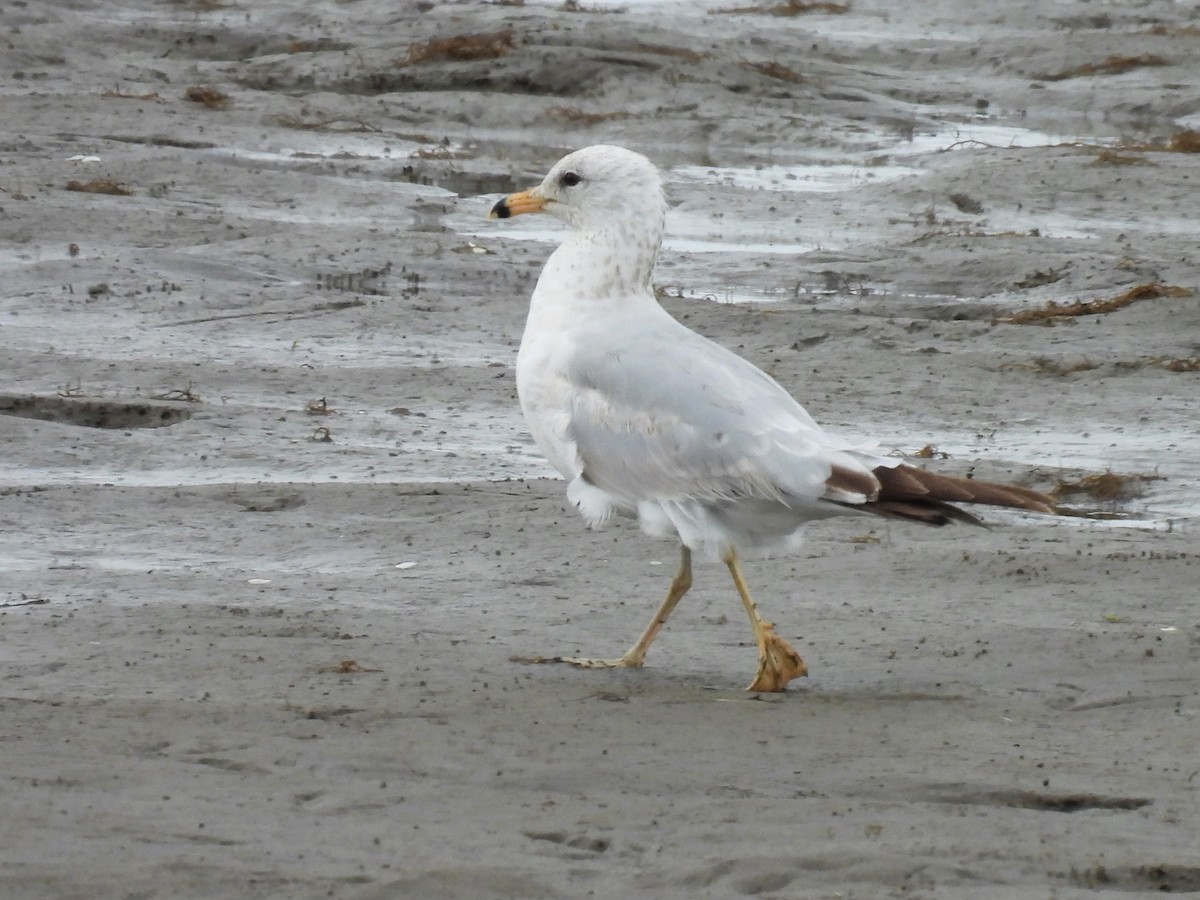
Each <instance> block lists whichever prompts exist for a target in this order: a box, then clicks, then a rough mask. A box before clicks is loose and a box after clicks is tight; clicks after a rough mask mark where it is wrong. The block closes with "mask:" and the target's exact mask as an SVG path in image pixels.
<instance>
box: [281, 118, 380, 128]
mask: <svg viewBox="0 0 1200 900" xmlns="http://www.w3.org/2000/svg"><path fill="white" fill-rule="evenodd" d="M272 118H273V119H274V121H275V124H276V125H279V126H282V127H283V128H296V129H298V130H300V131H339V132H363V131H379V129H378V128H376V127H375V126H374V125H370V124H368V123H366V122H364V121H362V119H319V120H317V121H314V122H307V121H305V120H304V119H301V118H300V117H299V116H289V115H286V114H284V115H278V116H273V117H272ZM339 123H344V124H341V125H340V127H337V128H334V127H333V126H335V125H339Z"/></svg>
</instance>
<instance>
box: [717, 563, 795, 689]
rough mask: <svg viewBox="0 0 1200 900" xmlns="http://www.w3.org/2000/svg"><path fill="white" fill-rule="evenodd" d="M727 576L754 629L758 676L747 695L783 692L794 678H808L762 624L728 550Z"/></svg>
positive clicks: (789, 651) (768, 625)
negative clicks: (731, 579)
mask: <svg viewBox="0 0 1200 900" xmlns="http://www.w3.org/2000/svg"><path fill="white" fill-rule="evenodd" d="M724 562H725V565H726V566H728V567H729V574H730V575H732V576H733V586H734V587H736V588H737V592H738V596H739V597H741V598H742V606H744V607H746V615H748V616H749V617H750V627H751V628H753V629H754V641H755V643H756V644H758V674H757V675H755V676H754V681H752V682H751V683H750V686H749V687H748V688H746V690H748V691H763V692H773V691H782V690H783V689H784V688H785V687H787V683H788V682H789V681H791V680H792V679H793V678H799V677H800V676H802V675H807V674H808V667H807V666H805V665H804V660H802V659H801V658H800V654H799V653H797V652H796V651H795V650H793V649H792V648H791V647H790V646H789V645H788V642H787V641H785V640H784V639H783V638H781V637H780V636H779V635H777V634H776V633H775V626H774V625H772V624H771V623H770V622H764V621H763V619H762V616H760V615H759V614H758V606H757V605H756V604H755V603H754V599H753V598H752V597H751V596H750V589H749V588H747V587H746V580H745V579H744V578H742V567H741V565H739V564H738V557H737V551H735V550H730V551H729V552H728V553H727V554H726V555H725V557H724Z"/></svg>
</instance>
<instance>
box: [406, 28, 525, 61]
mask: <svg viewBox="0 0 1200 900" xmlns="http://www.w3.org/2000/svg"><path fill="white" fill-rule="evenodd" d="M513 47H514V43H513V33H512V29H511V28H506V29H505V30H504V31H492V32H488V33H486V34H459V35H455V36H454V37H446V38H434V39H433V40H431V41H424V42H418V43H415V44H410V45H409V47H408V56H406V57H405V58H404V59H401V60H397V61H396V65H397V66H417V65H421V64H422V63H431V62H474V61H477V60H483V59H499V58H500V57H502V56H507V55H508V54H509V53H510V52H512V49H513Z"/></svg>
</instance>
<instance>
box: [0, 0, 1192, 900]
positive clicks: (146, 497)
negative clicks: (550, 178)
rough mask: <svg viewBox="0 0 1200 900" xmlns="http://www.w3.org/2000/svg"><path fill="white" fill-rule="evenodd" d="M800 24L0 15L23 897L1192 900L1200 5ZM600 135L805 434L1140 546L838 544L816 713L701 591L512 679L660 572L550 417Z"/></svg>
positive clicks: (8, 632) (821, 547)
mask: <svg viewBox="0 0 1200 900" xmlns="http://www.w3.org/2000/svg"><path fill="white" fill-rule="evenodd" d="M809 7H810V5H808V4H800V3H773V2H768V3H766V4H763V5H761V6H760V5H747V6H739V5H738V4H736V3H731V4H729V5H728V6H722V5H720V4H719V3H712V4H704V5H702V6H701V5H695V4H682V3H669V2H663V3H645V2H629V3H624V4H620V5H615V4H614V5H604V4H595V5H594V4H589V3H580V4H575V3H570V4H564V5H559V4H555V5H553V6H549V5H538V4H534V3H532V2H529V3H526V4H525V5H520V4H512V5H510V4H507V3H474V2H472V3H466V2H463V3H436V4H435V3H382V2H377V0H360V2H354V3H319V4H308V5H304V6H303V8H300V7H298V6H297V5H295V4H287V3H262V4H257V3H256V4H236V3H230V4H222V3H172V4H161V3H149V2H141V3H134V2H130V3H106V2H95V3H87V4H69V5H53V6H51V5H43V4H33V3H30V4H24V5H21V4H18V5H10V6H9V7H7V8H6V10H5V13H4V18H5V24H6V25H7V26H8V27H7V28H6V33H5V35H4V41H5V50H4V56H3V65H2V67H0V119H2V121H3V124H4V127H3V133H2V134H0V163H2V165H0V266H2V267H3V273H4V282H3V288H2V290H0V322H2V324H0V375H2V378H0V521H2V522H3V525H4V537H3V541H2V542H0V672H2V673H3V679H4V685H3V689H2V691H0V712H2V718H3V726H2V727H0V760H2V763H3V765H2V767H0V775H2V776H3V778H2V780H0V809H3V815H0V894H3V896H5V897H13V898H20V900H25V898H31V900H32V898H55V900H59V898H76V897H78V898H84V897H87V898H107V897H114V898H116V897H120V898H175V897H179V898H188V897H244V898H309V897H312V898H316V897H329V896H332V897H344V898H355V900H357V898H396V897H417V898H452V897H455V898H456V897H461V898H467V897H469V898H479V897H497V898H499V897H513V898H539V897H547V898H550V897H555V898H558V897H562V898H571V897H584V896H593V895H595V896H601V895H608V896H630V897H633V896H639V897H641V896H644V897H663V898H670V897H732V896H742V895H757V896H767V897H778V898H799V897H804V898H834V897H842V898H850V897H939V898H960V897H968V896H969V897H989V898H990V897H997V898H1027V897H1062V898H1067V897H1074V896H1080V897H1082V896H1085V895H1086V896H1092V895H1094V894H1095V893H1097V892H1105V891H1112V892H1116V893H1117V894H1120V895H1130V894H1138V893H1147V894H1149V893H1156V894H1157V893H1161V892H1163V891H1171V892H1175V893H1186V892H1200V855H1198V853H1197V849H1196V835H1197V833H1200V802H1198V796H1200V757H1198V756H1197V752H1196V745H1197V737H1198V735H1200V607H1198V605H1197V593H1196V588H1195V583H1196V579H1197V575H1198V573H1200V569H1198V568H1197V559H1198V558H1200V557H1198V555H1197V551H1196V549H1195V547H1196V538H1195V532H1196V527H1197V521H1198V517H1200V483H1198V481H1197V476H1196V470H1197V452H1196V449H1195V440H1196V432H1197V426H1198V424H1200V413H1198V406H1197V396H1198V384H1200V383H1198V381H1197V379H1198V378H1200V371H1198V370H1200V343H1198V339H1197V334H1200V330H1198V329H1200V298H1198V296H1197V294H1196V291H1197V288H1198V287H1200V259H1198V254H1197V251H1196V227H1197V226H1196V222H1195V213H1194V205H1195V204H1194V202H1192V198H1193V197H1194V195H1195V192H1196V185H1197V181H1198V179H1200V155H1198V154H1197V153H1195V152H1194V151H1195V150H1196V149H1197V144H1200V138H1196V137H1195V132H1196V130H1197V129H1200V87H1198V86H1197V84H1196V81H1195V78H1194V77H1193V74H1194V73H1195V72H1196V71H1198V70H1200V45H1198V44H1197V42H1196V35H1197V33H1200V17H1198V16H1197V13H1196V11H1195V10H1192V9H1190V8H1189V7H1187V5H1186V4H1168V3H1150V4H1144V5H1140V6H1138V7H1137V8H1136V9H1121V10H1116V9H1114V8H1111V7H1105V8H1103V9H1099V8H1097V7H1096V4H1094V3H1086V2H1062V3H1056V4H1054V5H1052V6H1047V5H1046V4H1038V3H1029V2H1018V3H1011V4H1004V5H995V4H983V3H976V2H970V3H963V2H954V3H951V2H935V3H929V4H917V5H915V8H913V9H911V10H908V9H906V10H905V11H904V12H903V13H900V12H897V11H896V10H895V7H894V4H887V3H873V2H855V3H852V4H850V5H848V6H846V7H842V6H840V5H838V4H813V5H811V8H809ZM593 143H617V144H622V145H625V146H629V147H632V148H634V149H637V150H639V151H641V152H643V153H645V154H647V155H648V156H650V157H651V158H653V159H654V160H655V161H657V162H658V163H659V164H660V165H662V166H663V168H664V171H665V173H666V177H667V189H668V196H669V198H670V200H671V202H672V204H673V205H672V209H671V212H670V214H669V217H668V228H667V231H668V236H667V242H666V245H665V247H664V251H663V255H662V257H661V260H660V263H659V267H658V274H657V278H656V283H657V284H658V286H659V288H660V290H661V294H662V300H663V303H664V305H665V306H666V307H667V308H668V309H669V310H670V311H671V312H672V313H674V314H675V315H677V316H678V317H679V318H681V319H682V320H684V321H685V322H686V323H687V324H688V325H689V326H690V327H693V328H695V329H696V330H698V331H701V332H702V333H704V334H706V335H708V336H710V337H712V338H714V339H716V340H719V341H721V342H722V343H724V344H726V345H727V346H730V347H732V348H734V349H735V350H737V351H738V352H739V353H742V354H743V355H745V356H746V357H747V358H749V359H751V360H752V361H753V362H755V363H756V364H758V365H760V366H762V367H763V368H765V369H767V370H768V371H769V372H771V374H773V375H774V376H775V377H776V378H777V379H778V380H779V381H780V382H781V383H783V384H784V385H785V386H787V387H788V388H789V389H790V390H791V391H792V392H793V393H794V394H795V396H796V397H797V398H798V399H800V400H801V402H803V403H804V404H805V405H806V407H807V408H808V409H809V411H810V412H811V413H812V414H813V415H814V416H815V417H816V418H817V419H818V421H820V422H822V423H823V424H825V425H826V426H827V427H829V428H830V429H836V430H838V431H840V432H843V433H847V434H851V435H855V436H858V437H861V438H863V439H870V440H877V441H879V442H880V445H881V447H882V448H883V449H884V451H885V452H894V453H897V454H904V455H907V456H911V457H913V459H914V460H917V461H919V462H920V463H921V464H923V465H929V466H930V467H934V468H939V469H941V470H944V471H948V472H954V473H960V474H961V473H964V472H974V473H977V474H978V475H979V476H980V477H987V478H997V479H1008V480H1012V481H1014V482H1017V483H1020V484H1026V485H1029V486H1033V487H1037V488H1039V489H1045V490H1051V489H1056V488H1057V489H1059V490H1060V491H1063V494H1062V499H1063V502H1064V504H1065V505H1067V506H1070V507H1075V508H1080V509H1086V510H1089V511H1092V512H1100V513H1112V514H1115V515H1117V516H1119V518H1116V519H1107V518H1084V517H1078V516H1063V517H1040V516H1022V515H1017V514H1013V513H1006V512H999V513H995V514H990V515H988V519H989V523H990V525H991V526H992V527H991V528H990V529H978V528H967V527H949V528H943V529H922V528H918V527H916V526H909V525H904V524H888V523H882V522H879V521H872V520H867V519H862V520H858V519H853V520H841V521H837V522H830V523H824V524H820V525H815V526H813V527H812V528H811V530H810V535H809V541H808V544H807V545H806V548H805V550H803V551H802V552H800V553H799V554H797V555H795V556H790V557H777V558H773V559H767V560H761V561H751V562H750V563H749V564H748V565H747V577H748V578H749V580H750V584H751V588H752V589H753V590H754V592H755V594H756V597H757V598H758V600H759V603H760V605H761V607H762V609H763V612H764V614H765V615H766V616H767V617H768V618H769V619H771V620H773V621H774V622H775V623H776V627H777V629H778V630H779V632H780V633H781V634H783V635H784V636H786V637H787V639H788V640H789V641H790V642H792V643H793V644H794V645H795V646H796V647H797V649H799V650H800V651H801V653H802V654H803V655H804V656H805V659H806V660H807V662H808V664H809V668H810V672H811V675H810V677H809V678H807V679H803V680H801V681H797V682H793V685H792V687H791V688H790V689H789V690H788V691H787V692H786V693H783V694H773V695H766V694H761V695H757V694H750V693H746V692H745V691H744V690H742V687H743V685H744V684H745V683H747V682H748V681H749V680H750V678H751V676H752V675H753V670H754V648H753V646H752V645H751V644H750V642H749V638H750V632H749V628H748V627H747V625H746V623H745V621H744V617H743V615H742V612H741V608H740V604H739V603H738V601H737V597H736V594H735V593H734V592H733V589H732V586H731V585H730V584H728V582H727V577H726V575H725V573H724V570H723V567H722V566H720V564H717V563H702V564H699V565H698V566H697V573H696V574H697V582H696V585H695V587H694V588H693V590H692V593H691V594H689V596H688V598H687V599H686V601H685V602H684V603H683V604H682V605H681V606H680V608H679V610H678V611H677V612H676V614H675V615H674V616H673V618H672V620H671V622H670V623H669V624H668V626H667V628H666V629H665V630H664V632H663V633H662V634H661V635H660V637H659V639H658V640H657V642H656V643H655V645H654V647H653V649H652V650H651V653H650V656H649V658H648V660H647V665H646V667H645V668H643V669H640V670H612V671H581V670H575V669H571V668H567V667H560V666H527V665H521V664H519V663H516V662H513V661H512V660H511V657H513V656H530V655H539V654H541V655H554V654H570V655H598V656H603V655H613V654H616V653H619V652H620V651H622V650H624V649H625V648H626V647H627V646H628V644H629V643H630V642H631V641H632V640H633V639H634V637H635V636H636V635H637V633H638V632H639V631H640V629H641V628H642V626H643V625H644V624H645V621H646V620H647V618H648V617H649V615H650V614H651V612H652V611H653V609H654V607H655V606H656V604H657V603H658V601H659V600H660V599H661V596H662V594H663V593H664V592H665V590H666V587H667V582H668V581H669V578H670V575H671V573H672V571H673V567H674V565H675V561H676V549H675V548H674V547H672V546H671V545H670V544H667V543H661V542H654V541H650V540H648V539H646V538H644V537H643V536H642V535H640V534H639V533H638V532H637V530H636V528H634V527H633V526H631V525H628V524H616V525H613V526H611V527H609V528H608V529H606V530H604V531H599V532H589V531H588V530H586V528H585V527H584V525H583V523H582V522H581V521H580V520H579V518H578V516H577V515H576V514H575V512H574V511H573V510H572V509H570V508H569V506H568V504H567V503H566V500H565V498H564V496H563V485H562V484H561V482H559V481H557V480H555V479H554V478H553V477H552V475H553V473H552V472H551V471H550V470H549V469H548V467H547V466H546V464H545V463H544V462H543V461H542V460H541V459H540V457H539V455H538V453H537V450H536V448H534V447H533V445H532V443H531V442H530V440H529V438H528V436H527V435H526V432H525V430H524V426H523V423H522V421H521V417H520V413H519V410H518V408H517V401H516V396H515V388H514V384H513V378H512V364H513V362H514V359H515V354H516V347H517V345H518V342H519V340H520V333H521V328H522V324H523V316H524V310H525V305H526V303H527V299H528V296H529V293H530V291H531V290H532V287H533V284H534V281H535V279H536V276H537V273H538V271H539V270H540V266H541V264H542V262H543V261H544V259H545V257H546V256H547V255H548V253H549V252H550V249H551V248H552V246H553V243H554V241H555V240H556V239H557V237H558V235H559V233H560V232H559V230H558V228H557V226H556V224H555V223H552V222H547V221H545V220H539V219H538V217H532V216H531V217H525V218H523V219H522V220H519V221H515V222H511V223H489V222H487V221H486V220H485V215H486V212H487V210H488V209H489V207H490V206H491V204H492V203H494V202H495V200H496V197H497V195H498V194H499V193H502V192H507V191H510V190H514V189H517V188H521V187H527V186H529V185H531V184H533V183H536V181H537V180H538V179H540V177H541V175H542V174H543V173H544V172H545V170H546V169H547V168H548V167H549V166H550V165H552V164H553V162H554V161H555V160H556V159H557V158H558V157H559V156H561V155H562V154H563V153H565V152H567V151H569V150H571V149H574V148H577V147H581V146H586V145H588V144H593ZM526 219H528V221H527V220H526ZM1051 304H1054V305H1053V306H1052V305H1051ZM1108 473H1111V476H1112V477H1109V474H1108ZM1072 487H1075V488H1077V489H1078V490H1077V492H1075V493H1071V492H1070V491H1071V488H1072Z"/></svg>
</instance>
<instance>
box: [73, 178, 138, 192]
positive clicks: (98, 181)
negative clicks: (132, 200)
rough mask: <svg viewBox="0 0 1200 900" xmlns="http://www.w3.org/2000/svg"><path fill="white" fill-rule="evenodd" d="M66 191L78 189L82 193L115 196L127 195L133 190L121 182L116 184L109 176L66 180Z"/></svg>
mask: <svg viewBox="0 0 1200 900" xmlns="http://www.w3.org/2000/svg"><path fill="white" fill-rule="evenodd" d="M67 190H68V191H80V192H82V193H84V194H112V195H113V196H116V197H128V196H130V195H131V194H132V193H133V191H132V190H131V189H130V188H127V187H126V186H125V185H123V184H118V183H117V182H115V181H113V180H112V179H111V178H94V179H92V180H91V181H68V182H67Z"/></svg>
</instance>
